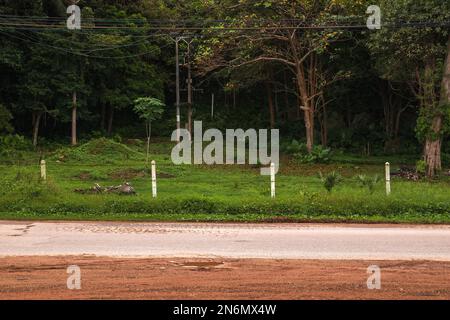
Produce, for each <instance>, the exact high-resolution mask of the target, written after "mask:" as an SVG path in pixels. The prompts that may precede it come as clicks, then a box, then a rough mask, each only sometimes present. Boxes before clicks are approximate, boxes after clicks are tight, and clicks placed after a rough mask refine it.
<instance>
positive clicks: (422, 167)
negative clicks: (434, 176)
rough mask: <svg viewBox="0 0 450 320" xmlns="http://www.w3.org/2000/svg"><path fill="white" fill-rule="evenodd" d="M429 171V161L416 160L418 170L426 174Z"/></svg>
mask: <svg viewBox="0 0 450 320" xmlns="http://www.w3.org/2000/svg"><path fill="white" fill-rule="evenodd" d="M426 171H427V163H426V162H425V161H424V160H419V161H417V162H416V172H417V173H420V174H425V172H426Z"/></svg>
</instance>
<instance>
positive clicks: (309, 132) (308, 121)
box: [304, 103, 314, 153]
mask: <svg viewBox="0 0 450 320" xmlns="http://www.w3.org/2000/svg"><path fill="white" fill-rule="evenodd" d="M308 105H309V103H308ZM304 113H305V128H306V149H307V150H308V152H309V153H311V152H312V149H313V146H314V113H313V112H312V110H311V107H310V106H305V110H304Z"/></svg>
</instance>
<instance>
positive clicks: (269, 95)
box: [266, 81, 275, 129]
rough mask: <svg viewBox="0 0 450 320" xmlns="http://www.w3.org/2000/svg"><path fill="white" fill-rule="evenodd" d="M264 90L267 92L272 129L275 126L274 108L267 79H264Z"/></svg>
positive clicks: (270, 87)
mask: <svg viewBox="0 0 450 320" xmlns="http://www.w3.org/2000/svg"><path fill="white" fill-rule="evenodd" d="M266 92H267V101H268V104H269V116H270V128H271V129H273V128H275V109H274V105H273V98H272V86H271V85H270V83H269V82H268V81H266Z"/></svg>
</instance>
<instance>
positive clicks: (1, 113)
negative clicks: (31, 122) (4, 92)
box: [0, 104, 14, 134]
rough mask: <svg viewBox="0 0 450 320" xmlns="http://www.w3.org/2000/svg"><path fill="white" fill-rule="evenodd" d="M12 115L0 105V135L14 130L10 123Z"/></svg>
mask: <svg viewBox="0 0 450 320" xmlns="http://www.w3.org/2000/svg"><path fill="white" fill-rule="evenodd" d="M12 118H13V117H12V114H11V112H9V110H8V109H6V108H5V107H4V106H3V105H2V104H0V134H1V133H5V132H6V133H10V132H12V131H13V130H14V128H13V127H12V126H11V123H10V121H11V120H12Z"/></svg>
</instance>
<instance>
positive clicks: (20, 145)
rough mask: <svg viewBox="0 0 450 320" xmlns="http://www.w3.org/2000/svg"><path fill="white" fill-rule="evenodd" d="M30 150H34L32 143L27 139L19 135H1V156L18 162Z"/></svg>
mask: <svg viewBox="0 0 450 320" xmlns="http://www.w3.org/2000/svg"><path fill="white" fill-rule="evenodd" d="M30 150H32V145H31V142H30V141H29V140H27V139H25V137H23V136H20V135H17V134H10V135H4V136H1V135H0V155H1V156H2V157H6V158H10V159H15V160H18V159H21V158H22V156H23V154H24V153H25V152H27V151H30Z"/></svg>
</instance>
